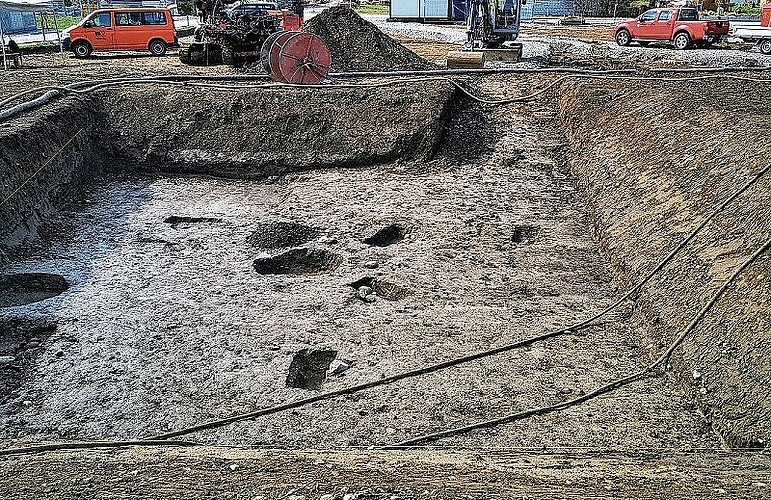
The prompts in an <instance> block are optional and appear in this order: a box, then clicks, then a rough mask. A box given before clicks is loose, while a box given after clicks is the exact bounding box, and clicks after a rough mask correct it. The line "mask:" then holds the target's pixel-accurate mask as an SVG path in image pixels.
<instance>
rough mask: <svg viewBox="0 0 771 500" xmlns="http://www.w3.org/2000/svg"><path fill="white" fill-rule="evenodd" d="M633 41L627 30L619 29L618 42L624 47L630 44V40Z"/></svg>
mask: <svg viewBox="0 0 771 500" xmlns="http://www.w3.org/2000/svg"><path fill="white" fill-rule="evenodd" d="M631 41H632V36H631V35H630V34H629V32H628V31H627V30H618V33H616V43H617V44H619V45H620V46H622V47H626V46H627V45H629V42H631Z"/></svg>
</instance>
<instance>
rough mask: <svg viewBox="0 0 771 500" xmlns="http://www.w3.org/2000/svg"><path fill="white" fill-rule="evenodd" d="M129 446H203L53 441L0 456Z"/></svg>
mask: <svg viewBox="0 0 771 500" xmlns="http://www.w3.org/2000/svg"><path fill="white" fill-rule="evenodd" d="M129 446H201V443H195V442H192V441H165V440H164V441H148V440H145V441H84V442H82V443H53V444H41V445H37V446H29V447H26V448H6V449H0V456H7V455H22V454H25V453H40V452H44V451H63V450H84V449H87V450H91V449H96V448H126V447H129Z"/></svg>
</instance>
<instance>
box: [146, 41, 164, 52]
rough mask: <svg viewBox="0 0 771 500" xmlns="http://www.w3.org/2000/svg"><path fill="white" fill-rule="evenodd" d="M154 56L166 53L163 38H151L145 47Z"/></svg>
mask: <svg viewBox="0 0 771 500" xmlns="http://www.w3.org/2000/svg"><path fill="white" fill-rule="evenodd" d="M147 48H148V49H150V53H151V54H152V55H154V56H162V55H163V54H165V53H166V42H164V41H163V40H153V41H152V42H150V45H149V46H148V47H147Z"/></svg>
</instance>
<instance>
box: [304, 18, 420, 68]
mask: <svg viewBox="0 0 771 500" xmlns="http://www.w3.org/2000/svg"><path fill="white" fill-rule="evenodd" d="M303 31H307V32H309V33H313V34H315V35H318V36H319V37H321V39H322V40H324V41H325V42H326V43H327V46H329V50H330V51H331V53H332V70H333V71H394V70H410V69H432V68H435V66H434V65H433V64H431V63H430V62H428V61H426V60H425V59H423V58H422V57H420V56H419V55H417V54H415V53H414V52H412V51H411V50H410V49H408V48H406V47H405V46H403V45H402V44H400V43H398V42H396V41H395V40H393V39H392V38H391V37H389V36H388V35H386V34H385V33H383V32H382V31H380V30H379V29H378V27H377V26H375V25H374V24H372V23H370V22H369V21H365V20H364V19H362V18H361V16H359V15H358V14H356V13H355V12H354V11H352V10H351V9H349V8H347V7H342V6H341V7H332V8H331V9H327V10H325V11H324V12H322V13H321V14H319V15H317V16H316V17H314V18H312V19H311V20H310V21H308V22H307V23H306V24H305V27H304V28H303Z"/></svg>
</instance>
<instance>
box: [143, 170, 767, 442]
mask: <svg viewBox="0 0 771 500" xmlns="http://www.w3.org/2000/svg"><path fill="white" fill-rule="evenodd" d="M769 170H771V164H768V165H766V166H765V167H764V168H763V169H762V170H761V171H760V172H758V173H757V174H755V175H754V176H753V177H752V179H750V180H749V181H748V182H747V183H746V184H744V185H743V186H742V187H741V188H739V189H738V190H737V191H735V192H734V193H733V194H731V196H729V197H728V198H726V199H725V200H724V201H723V202H722V203H721V204H720V205H719V206H718V207H717V208H716V209H715V210H714V211H713V212H712V213H711V214H709V215H708V216H707V217H706V218H705V219H704V220H703V221H702V222H701V223H700V224H699V225H698V226H697V227H696V228H695V229H693V230H692V231H691V232H690V233H689V234H688V236H686V237H685V238H684V239H683V240H682V241H681V242H680V243H679V244H678V245H677V246H676V247H675V248H674V249H673V250H672V251H671V252H670V253H669V254H668V255H667V256H666V257H665V258H664V259H663V260H662V261H661V262H659V263H658V265H657V266H656V267H654V268H653V270H651V271H650V272H649V273H648V274H647V275H646V276H645V278H643V280H642V281H640V282H639V283H638V284H637V285H635V286H634V287H633V288H631V289H630V290H629V291H628V292H626V293H625V294H624V295H623V296H621V297H620V298H619V299H617V300H616V301H615V302H613V303H612V304H611V305H609V306H608V307H606V308H605V309H603V310H602V311H600V312H599V313H597V314H595V315H594V316H592V317H590V318H589V319H586V320H584V321H581V322H579V323H576V324H574V325H572V326H569V327H567V328H563V329H560V330H555V331H551V332H547V333H544V334H541V335H537V336H535V337H531V338H529V339H525V340H521V341H519V342H515V343H512V344H508V345H504V346H501V347H497V348H495V349H490V350H487V351H483V352H479V353H476V354H471V355H469V356H463V357H460V358H455V359H452V360H449V361H445V362H443V363H437V364H435V365H431V366H427V367H423V368H418V369H415V370H411V371H408V372H404V373H400V374H397V375H392V376H390V377H386V378H383V379H380V380H376V381H372V382H367V383H364V384H359V385H355V386H351V387H348V388H345V389H340V390H337V391H331V392H327V393H323V394H319V395H317V396H312V397H310V398H306V399H301V400H298V401H294V402H291V403H284V404H281V405H277V406H273V407H270V408H264V409H260V410H256V411H252V412H248V413H243V414H239V415H233V416H231V417H228V418H224V419H219V420H214V421H210V422H205V423H203V424H199V425H196V426H192V427H188V428H185V429H180V430H178V431H172V432H167V433H164V434H159V435H157V436H153V437H151V438H148V439H170V438H173V437H177V436H183V435H187V434H191V433H193V432H198V431H203V430H208V429H214V428H217V427H223V426H225V425H228V424H231V423H234V422H239V421H242V420H251V419H254V418H258V417H263V416H267V415H272V414H274V413H278V412H281V411H285V410H291V409H294V408H299V407H301V406H306V405H309V404H311V403H316V402H319V401H324V400H328V399H332V398H335V397H338V396H344V395H348V394H353V393H356V392H360V391H363V390H365V389H371V388H373V387H378V386H381V385H387V384H392V383H394V382H397V381H399V380H404V379H407V378H411V377H417V376H420V375H425V374H428V373H433V372H436V371H439V370H443V369H445V368H450V367H453V366H457V365H460V364H463V363H468V362H470V361H475V360H478V359H482V358H486V357H489V356H493V355H496V354H501V353H504V352H507V351H511V350H514V349H519V348H522V347H527V346H530V345H532V344H534V343H536V342H541V341H544V340H547V339H550V338H554V337H558V336H561V335H569V334H573V333H575V332H576V331H578V330H582V329H584V328H587V327H589V326H591V325H592V323H594V322H595V321H596V320H598V319H600V318H601V317H603V316H605V315H606V314H607V313H609V312H610V311H612V310H613V309H615V308H616V307H618V306H619V305H621V304H622V303H623V302H624V301H626V300H627V299H628V298H629V297H631V296H632V295H633V294H635V293H637V291H639V290H640V289H641V288H642V287H643V286H644V285H645V284H646V283H648V282H649V281H650V280H651V279H652V278H653V277H654V276H655V275H656V274H657V273H658V272H659V271H660V270H661V269H663V268H664V266H665V265H666V264H667V263H668V262H670V261H671V260H672V259H673V258H674V257H675V256H676V255H677V254H678V253H679V252H680V251H681V250H682V249H683V248H684V247H685V246H686V245H687V244H688V243H689V242H690V241H691V240H692V239H693V238H694V237H696V235H697V234H698V233H699V232H701V230H702V229H703V228H704V227H705V226H706V225H707V224H708V223H709V222H710V221H711V220H712V219H713V218H714V217H715V216H717V214H718V213H720V212H721V211H722V210H723V209H724V208H725V207H726V206H727V205H728V204H730V203H731V202H732V201H734V200H735V199H736V198H737V197H739V196H740V195H741V194H742V193H744V192H745V191H746V190H747V189H749V188H750V187H751V186H753V185H754V184H755V183H756V182H758V180H760V178H761V177H762V176H763V175H765V174H766V173H767V172H768V171H769Z"/></svg>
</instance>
